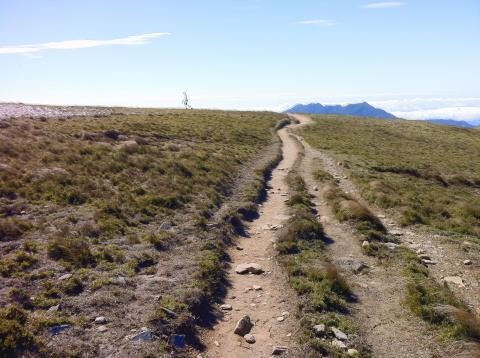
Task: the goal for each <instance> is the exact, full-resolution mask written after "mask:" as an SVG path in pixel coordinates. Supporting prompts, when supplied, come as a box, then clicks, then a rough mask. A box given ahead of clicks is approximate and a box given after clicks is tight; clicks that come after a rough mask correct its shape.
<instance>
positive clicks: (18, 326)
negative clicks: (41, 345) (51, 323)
mask: <svg viewBox="0 0 480 358" xmlns="http://www.w3.org/2000/svg"><path fill="white" fill-rule="evenodd" d="M26 323H27V313H26V312H25V311H23V310H21V309H19V308H17V307H15V306H9V307H5V308H1V309H0V356H2V357H14V356H19V355H20V354H21V352H24V351H34V350H35V348H36V344H37V341H36V340H35V337H34V336H33V335H32V334H31V333H30V332H29V331H28V329H27V328H26V327H25V325H26Z"/></svg>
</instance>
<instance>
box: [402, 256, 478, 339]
mask: <svg viewBox="0 0 480 358" xmlns="http://www.w3.org/2000/svg"><path fill="white" fill-rule="evenodd" d="M400 259H401V260H402V261H403V263H404V266H405V268H404V271H405V275H406V277H407V280H408V282H407V296H406V300H405V302H406V304H407V306H408V307H409V308H410V310H411V311H412V312H413V313H414V314H415V315H417V316H419V317H421V318H422V319H423V320H425V321H427V322H429V323H430V324H432V325H434V326H435V327H436V328H438V329H439V330H440V332H441V336H442V337H443V338H445V339H449V338H467V339H473V340H476V341H480V320H479V319H478V318H477V317H475V315H474V314H472V313H471V312H470V311H469V309H468V308H467V307H466V305H465V304H464V303H463V302H461V301H460V300H459V299H458V298H456V297H455V295H454V294H453V292H452V291H451V290H450V289H449V287H448V286H447V285H446V284H443V285H442V284H440V283H438V282H436V281H435V279H434V278H433V277H431V276H430V273H429V271H428V268H427V267H426V266H425V264H424V263H423V262H421V260H420V259H419V258H418V256H417V255H416V254H415V253H414V252H412V251H411V250H409V249H406V248H402V249H401V251H400ZM442 308H443V309H442Z"/></svg>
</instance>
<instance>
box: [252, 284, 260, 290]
mask: <svg viewBox="0 0 480 358" xmlns="http://www.w3.org/2000/svg"><path fill="white" fill-rule="evenodd" d="M253 289H254V290H255V291H260V290H262V286H258V285H253Z"/></svg>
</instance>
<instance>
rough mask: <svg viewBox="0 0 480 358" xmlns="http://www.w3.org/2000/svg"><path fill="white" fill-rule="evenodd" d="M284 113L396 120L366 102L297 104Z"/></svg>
mask: <svg viewBox="0 0 480 358" xmlns="http://www.w3.org/2000/svg"><path fill="white" fill-rule="evenodd" d="M285 112H290V113H307V114H338V115H348V116H359V117H373V118H384V119H396V118H397V117H395V116H394V115H393V114H391V113H388V112H386V111H384V110H383V109H380V108H375V107H373V106H371V105H369V104H368V103H367V102H362V103H354V104H348V105H346V106H339V105H333V106H324V105H322V104H320V103H310V104H297V105H295V106H293V107H292V108H290V109H288V110H286V111H285Z"/></svg>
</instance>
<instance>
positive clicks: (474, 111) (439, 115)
mask: <svg viewBox="0 0 480 358" xmlns="http://www.w3.org/2000/svg"><path fill="white" fill-rule="evenodd" d="M392 113H393V114H394V115H395V116H397V117H400V118H405V119H456V120H463V121H471V120H474V119H479V118H480V107H445V108H436V109H428V110H420V111H408V112H396V111H394V112H392Z"/></svg>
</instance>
